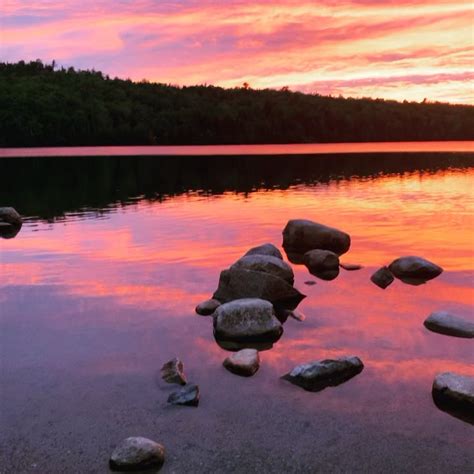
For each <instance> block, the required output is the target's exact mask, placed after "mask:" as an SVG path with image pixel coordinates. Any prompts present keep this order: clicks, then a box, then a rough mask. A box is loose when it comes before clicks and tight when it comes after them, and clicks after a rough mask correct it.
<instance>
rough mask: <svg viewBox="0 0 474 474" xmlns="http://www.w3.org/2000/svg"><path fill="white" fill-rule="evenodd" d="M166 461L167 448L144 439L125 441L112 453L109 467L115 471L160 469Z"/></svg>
mask: <svg viewBox="0 0 474 474" xmlns="http://www.w3.org/2000/svg"><path fill="white" fill-rule="evenodd" d="M164 461H165V448H164V447H163V446H162V445H161V444H158V443H156V442H155V441H152V440H151V439H147V438H142V437H139V436H137V437H132V438H127V439H125V440H123V441H122V442H121V443H120V444H119V445H118V446H117V447H116V448H115V449H114V451H113V452H112V455H111V456H110V460H109V466H110V468H111V469H112V470H114V471H137V470H141V469H150V468H160V467H161V466H162V465H163V463H164Z"/></svg>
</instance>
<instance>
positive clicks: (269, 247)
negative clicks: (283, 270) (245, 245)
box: [244, 244, 283, 260]
mask: <svg viewBox="0 0 474 474" xmlns="http://www.w3.org/2000/svg"><path fill="white" fill-rule="evenodd" d="M248 255H269V256H271V257H276V258H279V259H280V260H283V255H282V254H281V252H280V251H279V250H278V248H277V247H275V246H274V245H273V244H263V245H259V246H258V247H252V248H251V249H250V250H249V251H248V252H247V253H246V254H245V255H244V257H246V256H248Z"/></svg>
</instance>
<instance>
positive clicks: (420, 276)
mask: <svg viewBox="0 0 474 474" xmlns="http://www.w3.org/2000/svg"><path fill="white" fill-rule="evenodd" d="M389 269H390V271H391V272H392V273H393V275H395V276H396V277H397V278H399V279H400V280H402V281H403V280H405V279H408V283H411V282H412V281H413V280H422V281H428V280H431V279H433V278H436V277H437V276H438V275H440V274H441V273H442V271H443V269H442V268H441V267H440V266H438V265H436V264H435V263H432V262H430V261H428V260H426V259H424V258H422V257H414V256H409V257H400V258H397V259H396V260H394V261H393V262H392V263H391V264H390V265H389Z"/></svg>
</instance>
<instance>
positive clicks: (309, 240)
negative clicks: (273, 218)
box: [283, 219, 351, 255]
mask: <svg viewBox="0 0 474 474" xmlns="http://www.w3.org/2000/svg"><path fill="white" fill-rule="evenodd" d="M350 245H351V238H350V236H349V235H348V234H346V233H345V232H342V231H341V230H338V229H334V228H333V227H328V226H325V225H323V224H319V223H317V222H313V221H310V220H306V219H293V220H290V221H288V223H287V224H286V227H285V228H284V230H283V247H284V249H285V250H286V251H287V252H289V253H300V254H304V253H306V252H308V251H309V250H314V249H321V250H331V251H332V252H334V253H336V254H338V255H342V254H343V253H346V252H347V251H348V250H349V247H350Z"/></svg>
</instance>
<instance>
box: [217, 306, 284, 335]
mask: <svg viewBox="0 0 474 474" xmlns="http://www.w3.org/2000/svg"><path fill="white" fill-rule="evenodd" d="M214 332H215V335H216V338H218V339H223V340H226V339H227V340H234V341H247V340H253V341H268V340H270V341H276V340H278V339H279V338H280V336H281V334H282V332H283V327H282V325H281V323H280V321H278V319H277V318H276V317H275V312H274V309H273V305H272V304H271V303H270V302H268V301H265V300H262V299H258V298H245V299H238V300H235V301H231V302H229V303H225V304H223V305H222V306H219V307H218V308H217V309H216V312H215V313H214Z"/></svg>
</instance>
